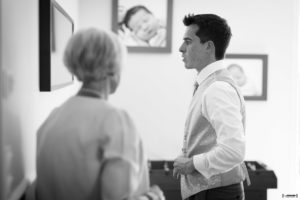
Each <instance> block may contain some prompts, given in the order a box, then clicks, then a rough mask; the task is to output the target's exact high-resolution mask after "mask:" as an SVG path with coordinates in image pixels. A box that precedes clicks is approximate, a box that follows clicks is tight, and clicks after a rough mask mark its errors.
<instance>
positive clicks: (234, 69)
mask: <svg viewBox="0 0 300 200" xmlns="http://www.w3.org/2000/svg"><path fill="white" fill-rule="evenodd" d="M225 62H226V66H227V69H228V70H229V72H230V73H231V75H232V77H233V79H234V81H235V82H236V84H237V85H238V86H239V87H240V89H241V92H242V93H243V95H244V98H245V100H258V101H265V100H267V82H268V55H265V54H226V56H225Z"/></svg>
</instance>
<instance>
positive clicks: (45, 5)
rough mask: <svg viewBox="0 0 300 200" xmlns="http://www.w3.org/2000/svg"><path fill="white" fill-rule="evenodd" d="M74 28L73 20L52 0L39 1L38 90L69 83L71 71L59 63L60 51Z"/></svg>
mask: <svg viewBox="0 0 300 200" xmlns="http://www.w3.org/2000/svg"><path fill="white" fill-rule="evenodd" d="M73 32H74V21H73V19H72V18H71V16H70V15H69V14H68V13H67V12H66V11H65V10H64V9H63V7H61V6H60V5H59V4H58V3H57V2H56V1H55V0H40V1H39V49H40V50H39V51H40V52H39V56H40V61H39V62H40V71H39V74H40V91H42V92H49V91H53V90H56V89H60V88H63V87H65V86H67V85H70V84H72V83H73V81H74V77H73V75H72V74H71V73H70V72H69V71H68V70H67V68H66V67H65V66H64V64H63V61H62V60H63V52H64V48H65V46H66V44H67V41H68V40H69V38H70V37H71V36H72V34H73Z"/></svg>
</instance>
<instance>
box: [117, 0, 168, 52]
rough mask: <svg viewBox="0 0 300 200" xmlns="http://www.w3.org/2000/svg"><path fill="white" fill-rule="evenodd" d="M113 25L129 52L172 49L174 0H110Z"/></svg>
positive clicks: (166, 50)
mask: <svg viewBox="0 0 300 200" xmlns="http://www.w3.org/2000/svg"><path fill="white" fill-rule="evenodd" d="M112 7H113V11H112V13H113V16H112V29H113V31H114V32H115V33H117V34H118V36H119V37H120V39H121V40H122V41H123V42H124V43H125V45H126V46H127V48H128V51H129V52H154V53H156V52H158V53H160V52H165V53H167V52H171V42H172V34H171V31H172V7H173V0H160V1H149V0H113V6H112Z"/></svg>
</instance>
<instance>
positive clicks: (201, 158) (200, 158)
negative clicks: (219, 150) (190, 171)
mask: <svg viewBox="0 0 300 200" xmlns="http://www.w3.org/2000/svg"><path fill="white" fill-rule="evenodd" d="M193 164H194V167H195V169H196V170H197V171H198V172H199V173H200V174H202V175H203V176H204V177H205V178H207V179H208V178H210V177H211V175H212V174H210V173H209V170H208V161H207V159H206V157H205V154H198V155H194V156H193Z"/></svg>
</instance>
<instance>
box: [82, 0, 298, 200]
mask: <svg viewBox="0 0 300 200" xmlns="http://www.w3.org/2000/svg"><path fill="white" fill-rule="evenodd" d="M173 4H174V8H173V30H172V33H173V41H172V42H173V45H172V46H173V47H172V52H171V53H169V54H155V53H152V54H146V53H140V54H139V53H129V55H128V58H127V62H126V63H127V64H126V66H125V68H124V70H123V77H122V82H121V86H120V88H119V90H118V92H117V94H115V95H113V96H112V98H111V102H112V103H114V104H116V105H118V106H121V107H123V108H125V109H126V110H128V112H129V113H130V115H131V116H132V117H133V119H134V121H135V122H136V125H137V127H138V130H139V131H140V133H141V134H142V136H143V139H144V143H145V145H146V148H147V150H148V155H149V157H150V159H174V158H175V157H176V156H177V154H178V152H179V151H180V148H181V143H182V138H183V126H184V119H185V115H186V110H187V107H188V104H189V101H190V97H191V92H192V84H193V77H194V75H193V74H194V72H191V71H186V70H185V69H184V66H183V63H182V61H181V57H180V54H179V53H178V48H179V46H180V43H181V41H182V35H183V33H184V29H185V27H184V26H183V25H182V18H183V16H184V15H185V14H187V13H215V14H219V15H221V16H223V17H224V18H226V19H227V20H228V23H229V24H230V26H231V28H232V32H233V38H232V41H231V44H230V47H229V49H228V53H243V54H268V56H269V62H268V63H269V66H268V71H269V73H268V100H267V101H247V155H246V160H258V161H262V162H264V163H265V164H267V165H268V166H269V167H270V168H272V169H273V170H274V171H275V173H276V175H277V178H278V189H277V190H269V191H268V194H269V199H272V200H273V199H281V198H282V196H281V195H282V194H290V193H292V194H293V193H296V192H298V191H299V188H300V187H298V186H297V183H296V180H297V177H298V176H299V173H298V170H299V167H298V162H297V157H298V156H299V154H298V153H297V150H298V147H297V145H299V137H298V134H299V133H298V130H299V129H297V123H298V121H299V117H298V118H297V113H298V112H299V111H298V110H295V108H296V106H297V104H298V102H297V95H296V92H295V91H296V85H297V77H299V74H298V75H297V72H298V71H297V62H296V60H297V58H298V57H297V55H296V51H297V43H295V40H297V37H298V36H297V33H298V32H297V28H296V27H297V22H298V20H297V17H299V16H298V14H297V13H298V12H297V11H298V10H299V8H298V7H297V5H298V4H297V1H296V0H288V1H286V0H276V1H273V0H265V1H259V0H252V1H238V0H227V1H220V0H190V1H188V2H186V1H181V0H174V3H173ZM79 5H80V6H79V27H89V26H95V27H98V28H102V29H107V30H111V15H112V7H111V6H112V5H111V1H109V0H102V1H97V0H81V1H79ZM233 5H234V6H233ZM298 193H299V192H298Z"/></svg>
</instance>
